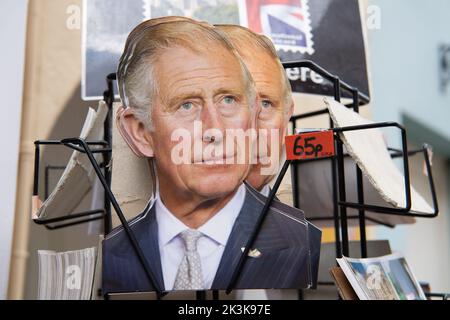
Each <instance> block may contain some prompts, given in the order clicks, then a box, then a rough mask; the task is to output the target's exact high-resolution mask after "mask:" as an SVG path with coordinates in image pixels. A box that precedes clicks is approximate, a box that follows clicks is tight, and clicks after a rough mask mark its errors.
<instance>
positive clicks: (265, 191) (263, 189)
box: [259, 184, 270, 197]
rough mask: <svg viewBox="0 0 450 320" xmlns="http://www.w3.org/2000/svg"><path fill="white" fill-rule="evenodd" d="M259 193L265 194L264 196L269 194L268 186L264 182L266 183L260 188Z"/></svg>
mask: <svg viewBox="0 0 450 320" xmlns="http://www.w3.org/2000/svg"><path fill="white" fill-rule="evenodd" d="M259 193H261V194H262V195H263V196H265V197H268V196H269V193H270V187H269V185H268V184H266V185H265V186H264V187H263V188H262V189H261V191H260V192H259Z"/></svg>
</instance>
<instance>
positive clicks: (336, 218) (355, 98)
mask: <svg viewBox="0 0 450 320" xmlns="http://www.w3.org/2000/svg"><path fill="white" fill-rule="evenodd" d="M283 66H284V68H285V69H289V68H308V69H310V70H312V71H314V72H316V73H317V74H319V75H321V76H322V77H323V78H324V79H326V80H327V81H330V82H331V83H332V85H333V93H334V100H336V101H338V102H341V97H342V93H343V92H346V93H350V96H351V99H352V103H350V104H346V107H348V108H352V109H353V111H355V112H357V113H359V108H360V107H361V106H364V105H367V104H368V103H369V97H367V96H366V95H364V94H362V93H360V92H359V91H358V89H357V88H354V87H352V86H350V85H348V84H347V83H345V82H344V81H342V80H341V79H339V77H337V76H336V75H333V74H331V73H330V72H328V71H327V70H325V69H323V68H321V67H320V66H318V65H317V64H315V63H314V62H312V61H308V60H306V61H298V62H285V63H283ZM324 114H328V116H329V113H328V109H326V108H324V109H320V110H318V111H313V112H308V113H303V114H298V115H294V116H292V117H291V119H290V121H291V124H292V128H293V131H294V132H295V130H296V128H297V127H298V121H299V120H301V119H306V118H310V117H314V116H318V115H324ZM329 123H330V128H329V129H330V130H332V131H333V132H334V138H335V149H336V155H335V156H333V157H331V158H330V160H331V161H330V162H331V174H332V195H333V215H332V216H324V217H316V218H311V219H310V220H311V221H313V220H331V219H332V220H333V222H334V230H335V239H336V241H335V244H336V257H338V258H340V257H342V256H343V255H344V256H347V257H348V256H349V239H348V220H349V218H350V219H355V218H356V219H358V220H359V232H360V245H361V257H363V258H365V257H367V237H366V219H367V218H366V216H365V213H366V211H371V212H375V213H378V214H390V215H398V216H408V217H420V218H434V217H436V216H437V215H438V212H439V209H438V203H437V197H436V190H435V187H434V181H433V175H432V170H431V164H430V163H431V161H430V157H429V153H428V148H429V147H428V146H427V145H424V146H423V147H422V148H421V149H418V150H413V151H408V144H407V135H406V129H405V128H404V127H403V126H401V125H400V124H398V123H396V122H381V123H373V124H369V125H359V126H352V127H342V128H334V125H333V121H332V120H331V117H330V116H329ZM388 127H391V128H396V129H398V130H399V131H400V133H401V144H402V147H401V149H394V148H389V151H390V153H391V156H392V157H394V158H401V160H402V164H403V175H404V177H405V179H404V191H405V203H406V206H405V207H404V208H393V207H383V206H375V205H371V204H368V203H365V202H364V187H363V175H362V171H361V169H360V168H359V167H358V166H357V165H356V164H355V170H356V190H357V198H358V202H357V203H352V202H348V201H347V199H346V183H345V170H344V158H345V157H346V156H348V155H346V154H344V152H343V142H342V140H341V138H340V136H339V133H342V132H346V131H355V130H367V129H374V128H388ZM420 153H422V154H423V156H424V161H425V165H426V170H427V176H428V183H429V189H430V194H431V197H432V202H433V213H431V214H430V213H423V212H414V211H412V210H411V185H410V184H411V180H410V173H409V161H408V157H409V156H413V155H416V154H420ZM297 161H300V162H301V161H302V160H296V161H294V163H295V162H297ZM307 161H314V160H307ZM291 171H292V177H293V179H292V189H293V190H292V194H293V204H294V206H295V207H297V208H300V209H301V204H300V203H299V197H298V194H299V193H298V190H299V181H298V179H296V178H295V177H297V166H296V165H293V166H292V167H291ZM348 208H353V209H357V210H358V216H352V217H349V216H348V215H347V209H348Z"/></svg>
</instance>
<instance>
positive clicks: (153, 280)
mask: <svg viewBox="0 0 450 320" xmlns="http://www.w3.org/2000/svg"><path fill="white" fill-rule="evenodd" d="M61 142H62V143H63V144H67V143H72V144H78V145H80V146H81V147H82V148H83V149H84V151H85V152H86V155H87V156H88V159H89V161H90V162H91V164H92V166H93V168H94V171H95V173H96V174H97V177H98V178H99V180H100V182H101V184H102V185H103V188H104V190H105V196H106V197H107V198H108V200H109V201H110V202H111V204H112V205H113V207H114V209H115V211H116V214H117V216H118V217H119V220H120V222H121V224H122V226H123V229H124V230H125V233H126V234H127V237H128V239H129V240H130V242H131V245H132V247H133V249H134V250H135V252H136V254H137V256H138V258H139V260H140V262H141V264H142V266H143V268H144V271H145V273H146V275H147V277H148V280H149V282H150V284H151V285H152V286H153V288H155V291H156V292H157V294H158V296H161V295H162V294H163V292H162V290H161V289H160V288H159V286H158V283H157V282H156V278H155V276H154V275H153V272H152V271H151V269H150V267H149V265H148V262H147V260H146V259H145V256H144V254H143V252H142V249H141V247H140V246H139V244H138V242H137V240H136V238H135V236H134V233H133V231H132V230H131V228H130V226H129V225H128V222H127V220H126V219H125V217H124V215H123V213H122V210H121V209H120V206H119V204H118V203H117V200H116V198H115V197H114V194H113V193H112V191H111V188H110V186H109V184H108V182H107V181H106V179H105V177H104V176H103V174H102V172H101V169H100V167H99V166H98V164H97V162H96V161H95V158H94V155H93V154H92V152H91V151H90V150H89V146H88V145H87V143H86V142H85V141H84V140H83V139H80V138H72V139H64V140H61Z"/></svg>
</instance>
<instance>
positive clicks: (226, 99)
mask: <svg viewBox="0 0 450 320" xmlns="http://www.w3.org/2000/svg"><path fill="white" fill-rule="evenodd" d="M223 102H224V103H226V104H232V103H234V102H236V99H235V98H234V97H232V96H226V97H225V98H223Z"/></svg>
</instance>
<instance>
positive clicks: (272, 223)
mask: <svg viewBox="0 0 450 320" xmlns="http://www.w3.org/2000/svg"><path fill="white" fill-rule="evenodd" d="M265 199H266V197H264V196H262V195H261V194H260V193H259V192H257V191H256V190H254V189H253V188H251V187H250V186H248V185H246V196H245V201H244V205H243V207H242V209H241V211H240V213H239V215H238V217H237V218H236V221H235V223H234V226H233V229H232V231H231V234H230V237H229V239H228V242H227V245H226V246H225V250H224V253H223V255H222V258H221V261H220V264H219V267H218V269H217V272H216V276H215V278H214V281H213V284H212V288H211V289H218V290H221V289H226V288H227V286H228V283H229V281H230V279H231V276H232V274H233V271H234V269H235V267H236V265H237V263H238V261H239V258H240V256H241V254H242V250H241V248H243V247H245V245H246V243H247V241H248V239H249V237H250V235H251V233H252V231H253V229H254V227H255V224H256V221H257V219H258V217H259V215H260V213H261V211H262V208H263V206H264V201H265ZM129 224H130V228H131V230H132V231H133V232H134V234H135V236H136V238H137V241H138V243H139V245H140V247H141V248H142V251H143V252H144V255H145V257H146V259H147V261H148V263H149V265H150V268H151V269H152V272H153V274H154V275H155V277H156V281H157V282H158V285H159V287H160V288H162V289H164V283H163V282H164V280H163V271H162V269H161V259H160V253H159V245H158V225H157V221H156V215H155V209H154V206H152V205H150V204H149V205H148V206H147V208H145V210H144V211H143V212H142V213H141V214H140V215H138V216H137V217H135V218H134V219H133V220H131V221H130V222H129ZM320 240H321V232H320V230H319V229H317V228H316V227H315V226H314V225H311V224H309V223H308V222H306V220H305V219H304V214H303V212H302V211H300V210H298V209H294V208H292V207H289V206H287V205H285V204H283V203H280V202H278V201H274V202H273V204H272V206H271V208H270V211H269V212H268V214H267V216H266V219H265V221H264V223H263V226H262V228H261V230H260V233H259V235H258V237H257V239H256V241H255V243H254V245H253V248H257V249H258V250H259V251H260V252H261V255H260V256H259V257H257V258H254V257H247V260H246V263H245V265H244V268H243V269H242V272H241V274H240V276H239V279H238V281H237V284H236V287H235V289H270V288H279V289H283V288H308V287H310V286H311V285H312V286H314V285H315V282H316V280H317V272H318V264H319V255H320ZM102 265H103V274H102V291H103V294H107V293H117V292H135V291H153V290H154V288H153V287H152V286H151V285H150V283H149V281H148V279H147V277H146V274H145V272H144V269H143V267H142V266H141V264H140V262H139V260H138V258H137V256H136V254H135V252H134V250H133V248H132V246H131V244H130V241H129V239H128V238H127V236H126V234H125V232H124V231H123V228H122V227H121V226H120V227H118V228H116V229H114V230H113V231H112V232H111V233H110V234H109V235H108V236H107V237H106V238H105V240H104V241H103V264H102Z"/></svg>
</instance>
